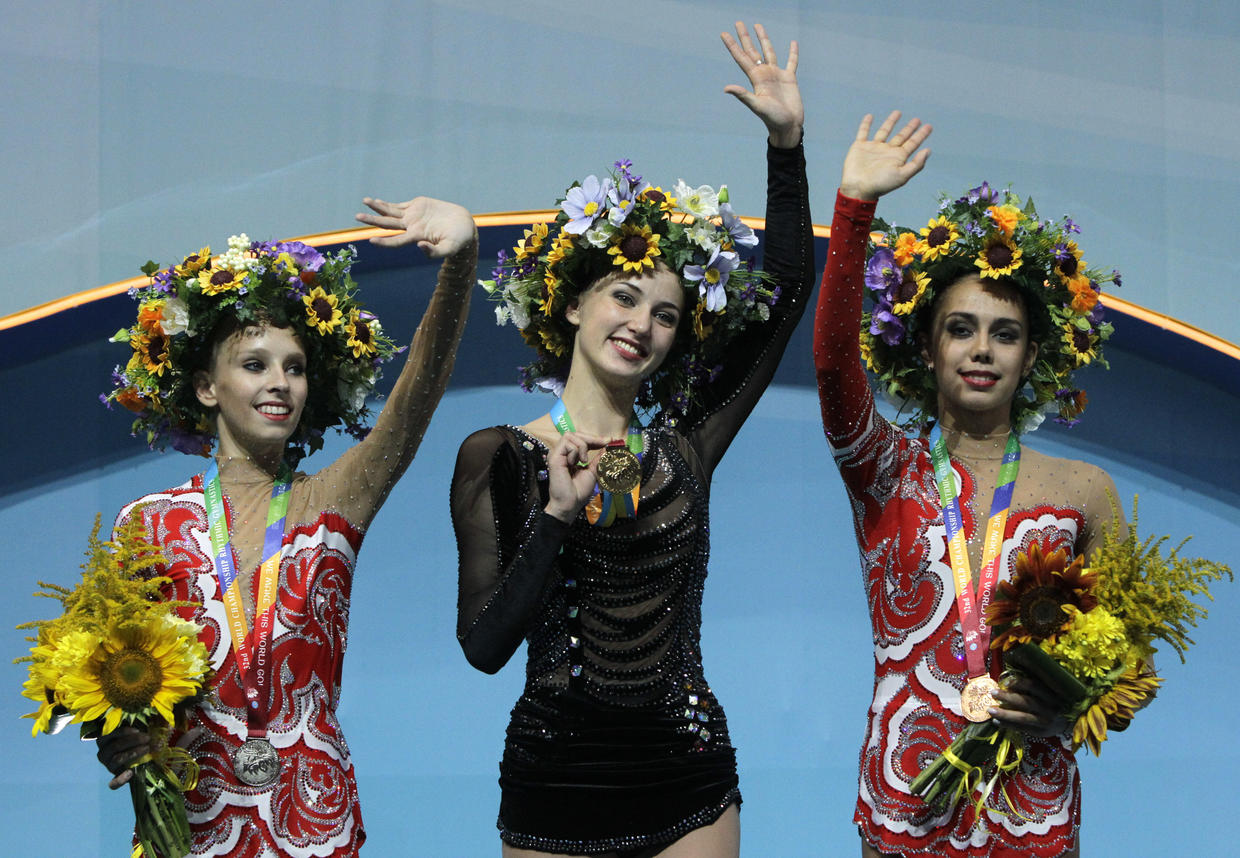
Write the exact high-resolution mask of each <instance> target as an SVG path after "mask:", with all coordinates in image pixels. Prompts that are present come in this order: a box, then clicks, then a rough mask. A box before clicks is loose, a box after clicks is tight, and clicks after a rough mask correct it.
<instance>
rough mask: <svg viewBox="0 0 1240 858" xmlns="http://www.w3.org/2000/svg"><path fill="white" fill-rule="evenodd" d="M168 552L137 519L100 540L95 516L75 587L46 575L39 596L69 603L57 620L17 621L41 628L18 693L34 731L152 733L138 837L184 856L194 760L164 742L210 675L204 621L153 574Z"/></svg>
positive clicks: (170, 855)
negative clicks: (68, 728) (165, 595)
mask: <svg viewBox="0 0 1240 858" xmlns="http://www.w3.org/2000/svg"><path fill="white" fill-rule="evenodd" d="M163 561H164V555H163V552H162V551H160V550H159V549H158V548H156V547H155V546H153V545H151V544H150V543H148V542H147V541H146V540H145V538H144V529H143V524H142V521H141V518H140V517H135V518H134V519H133V520H131V521H130V522H128V523H127V524H125V525H123V526H122V527H121V528H119V530H118V532H117V533H116V535H115V539H114V540H113V541H110V542H103V541H101V540H100V539H99V520H98V518H96V520H95V528H94V530H93V532H92V533H91V536H90V547H89V549H88V550H87V562H86V563H84V564H83V565H82V569H83V574H82V580H81V581H80V582H79V583H78V585H77V587H76V588H74V589H72V590H70V589H68V588H66V587H61V586H58V585H56V584H47V583H44V582H42V581H40V582H39V586H40V587H42V588H43V590H42V592H39V593H36V594H35V595H36V596H43V597H46V598H51V599H56V600H58V601H60V602H61V604H62V605H63V606H64V612H63V614H62V615H61V616H60V617H58V618H57V619H54V620H36V621H34V622H30V623H24V624H22V625H20V626H18V628H19V629H31V630H34V631H35V634H34V635H32V636H30V637H29V638H27V639H28V640H30V641H31V642H32V643H33V644H34V646H32V647H31V649H30V655H28V656H25V657H23V658H19V659H17V661H18V662H28V663H29V665H30V668H29V678H28V679H27V680H26V683H25V686H24V688H23V690H22V694H23V695H24V696H25V697H29V698H30V699H32V700H34V701H35V702H36V703H38V704H39V708H38V710H37V711H35V712H32V713H30V714H29V715H26V716H24V717H27V718H33V719H34V728H33V729H32V730H31V735H38V734H39V733H55V732H58V731H59V730H60V729H61V728H62V727H63V726H64V725H65V724H66V723H69V724H81V725H82V726H81V735H82V738H83V739H92V738H98V737H99V736H103V735H107V734H109V733H111V732H112V731H113V730H115V729H116V728H117V727H119V726H120V725H122V724H127V725H132V726H134V727H137V728H138V729H139V730H142V731H144V732H148V733H150V734H151V735H152V737H153V740H154V745H155V747H156V749H157V750H155V751H154V752H152V753H151V754H149V755H148V756H147V757H146V758H145V759H143V760H142V761H140V762H139V763H138V764H136V766H135V770H134V776H133V778H132V779H131V780H130V782H129V785H130V794H131V797H132V799H133V807H134V814H135V817H136V831H137V838H138V841H139V843H140V844H141V848H142V852H143V854H145V855H147V856H150V858H156V856H158V858H180V856H183V855H185V854H187V853H188V852H189V849H190V839H189V824H188V822H187V820H186V813H185V804H184V801H183V800H182V798H181V795H180V794H181V793H182V792H184V791H185V790H188V789H192V788H193V786H194V784H195V782H196V780H197V765H196V764H195V763H194V761H193V759H192V758H190V756H189V755H188V754H187V753H186V752H185V751H183V750H181V749H179V748H172V747H169V745H168V741H167V739H168V731H169V728H170V727H171V725H172V724H173V723H174V720H175V719H174V707H175V706H176V705H177V704H178V703H181V702H182V701H186V700H189V699H192V698H193V697H194V696H195V695H197V694H198V693H199V692H200V691H201V690H202V688H203V686H204V684H205V683H206V681H207V679H208V678H209V675H210V667H209V665H208V657H207V651H206V648H205V647H204V646H203V645H202V643H201V642H200V641H199V640H198V633H199V631H201V628H200V626H198V625H197V624H196V623H192V622H189V621H186V620H182V619H180V618H179V617H177V616H176V614H175V613H174V610H173V609H174V608H177V607H180V606H182V605H184V604H185V603H183V602H176V601H161V599H160V591H159V587H160V585H161V584H162V583H166V581H167V579H166V578H162V577H157V576H154V575H153V574H152V573H151V571H150V570H152V569H153V568H154V567H155V566H156V564H158V563H161V562H163Z"/></svg>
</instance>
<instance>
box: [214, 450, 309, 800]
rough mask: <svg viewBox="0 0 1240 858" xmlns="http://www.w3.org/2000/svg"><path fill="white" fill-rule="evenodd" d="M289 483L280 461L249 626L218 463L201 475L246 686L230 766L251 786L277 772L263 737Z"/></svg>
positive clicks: (232, 635) (270, 780)
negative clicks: (242, 731) (240, 736)
mask: <svg viewBox="0 0 1240 858" xmlns="http://www.w3.org/2000/svg"><path fill="white" fill-rule="evenodd" d="M291 484H292V474H291V473H290V471H289V468H288V466H287V465H286V464H281V465H280V470H279V472H278V473H277V474H276V479H275V482H274V483H273V484H272V486H271V503H270V504H269V505H268V508H267V527H266V530H265V532H264V534H263V562H262V565H261V566H260V567H259V579H258V600H257V603H256V604H255V606H254V628H253V630H252V631H251V630H250V629H247V628H246V625H247V624H246V619H245V607H244V605H243V603H242V601H241V585H240V583H239V582H238V580H237V567H236V563H235V562H234V559H233V550H232V537H231V534H230V533H229V529H228V521H227V516H226V513H225V511H224V492H223V489H222V488H221V486H220V474H219V467H218V465H217V464H216V463H215V461H214V460H212V462H211V466H210V467H209V468H208V469H207V473H206V474H205V475H204V476H203V494H204V497H205V500H206V506H207V524H208V527H209V528H210V534H211V551H212V553H213V556H212V564H213V566H214V567H215V577H216V579H217V580H218V581H219V587H220V596H221V598H222V600H223V602H224V612H225V615H226V617H227V620H228V634H229V637H230V638H231V640H232V647H233V657H234V659H235V660H236V663H237V673H238V676H239V677H240V679H241V685H242V688H243V689H244V690H245V700H246V730H247V736H246V740H245V742H244V743H242V745H241V747H239V748H237V750H236V751H234V752H233V755H232V762H233V772H234V773H235V774H236V775H237V779H238V780H239V781H241V783H243V784H246V785H247V786H252V787H265V786H269V785H271V784H272V783H275V781H276V779H277V778H278V777H279V776H280V757H279V754H277V753H276V749H275V747H274V746H272V744H271V742H269V741H268V740H267V715H268V713H267V705H268V704H267V700H268V697H269V691H270V689H271V681H272V677H271V675H272V672H273V671H272V669H271V665H270V661H271V639H272V637H273V634H274V629H275V613H276V596H277V594H278V590H279V576H280V560H281V558H282V557H283V553H284V522H285V519H286V517H287V515H288V500H289V498H288V491H289V487H290V485H291Z"/></svg>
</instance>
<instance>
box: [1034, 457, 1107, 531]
mask: <svg viewBox="0 0 1240 858" xmlns="http://www.w3.org/2000/svg"><path fill="white" fill-rule="evenodd" d="M1020 476H1021V478H1023V479H1025V480H1026V481H1029V482H1032V483H1033V484H1034V485H1036V486H1038V489H1037V492H1038V494H1039V495H1042V496H1045V497H1046V498H1048V499H1059V500H1060V501H1062V502H1063V503H1065V504H1067V505H1069V506H1072V507H1075V508H1078V509H1080V510H1081V511H1082V512H1084V513H1085V514H1087V515H1094V514H1098V515H1103V514H1109V512H1110V507H1111V505H1112V504H1114V502H1115V498H1116V497H1117V491H1116V488H1115V481H1114V480H1112V479H1111V475H1110V474H1108V473H1107V472H1106V471H1105V470H1104V469H1103V468H1101V467H1100V466H1098V465H1096V464H1094V463H1093V462H1086V461H1084V460H1081V459H1069V458H1064V457H1060V456H1048V455H1046V454H1045V453H1041V452H1038V451H1037V450H1034V449H1033V448H1031V447H1027V446H1025V447H1023V448H1022V450H1021V461H1020Z"/></svg>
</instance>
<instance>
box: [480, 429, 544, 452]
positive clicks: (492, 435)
mask: <svg viewBox="0 0 1240 858" xmlns="http://www.w3.org/2000/svg"><path fill="white" fill-rule="evenodd" d="M504 446H508V447H512V448H513V449H514V450H516V449H523V450H526V451H533V450H538V449H546V445H545V444H543V442H542V441H540V440H539V439H538V438H537V437H535V436H534V435H533V434H531V433H530V432H527V431H526V430H525V429H524V428H523V427H520V426H509V425H502V426H488V427H486V428H485V429H479V430H477V431H476V432H471V433H470V434H469V435H467V436H466V437H465V440H464V441H462V442H461V452H462V453H465V452H467V451H468V452H469V453H471V454H476V453H491V454H493V453H494V452H495V451H496V450H498V449H499V448H500V447H504Z"/></svg>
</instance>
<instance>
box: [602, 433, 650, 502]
mask: <svg viewBox="0 0 1240 858" xmlns="http://www.w3.org/2000/svg"><path fill="white" fill-rule="evenodd" d="M596 477H597V479H598V484H599V486H600V487H601V488H602V489H603V491H605V492H611V493H612V494H621V495H627V494H628V493H629V492H631V491H633V489H635V488H637V487H638V486H639V485H641V481H642V466H641V462H639V461H638V459H637V456H635V455H634V454H633V451H632V450H630V449H629V448H628V447H626V446H625V445H624V443H623V442H620V441H617V442H615V443H614V444H609V445H608V446H607V449H605V450H604V451H603V454H602V455H601V456H599V459H598V468H597V470H596Z"/></svg>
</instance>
